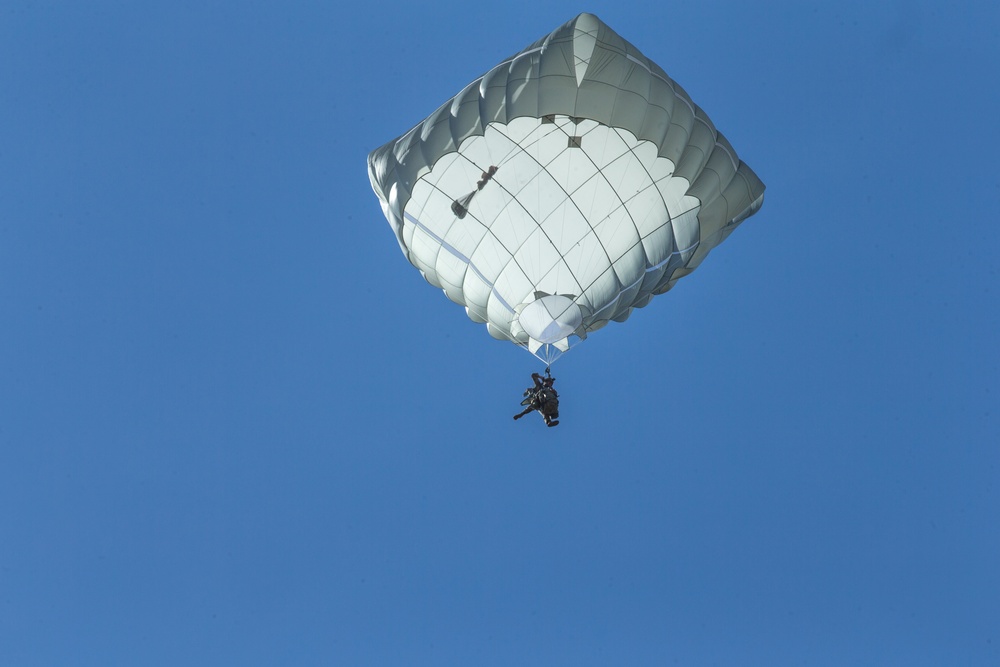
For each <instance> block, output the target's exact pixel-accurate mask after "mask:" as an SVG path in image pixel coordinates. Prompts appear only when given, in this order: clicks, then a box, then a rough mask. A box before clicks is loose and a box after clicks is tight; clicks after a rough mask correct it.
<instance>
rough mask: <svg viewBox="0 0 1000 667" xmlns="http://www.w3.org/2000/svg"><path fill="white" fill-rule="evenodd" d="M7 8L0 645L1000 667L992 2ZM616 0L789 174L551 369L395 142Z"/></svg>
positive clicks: (227, 656)
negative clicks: (483, 79)
mask: <svg viewBox="0 0 1000 667" xmlns="http://www.w3.org/2000/svg"><path fill="white" fill-rule="evenodd" d="M341 5H342V3H284V2H269V3H253V2H239V3H235V2H234V3H201V2H143V3H121V2H90V3H77V2H49V3H44V2H19V1H7V2H3V3H0V317H2V319H0V665H4V666H7V665H10V666H12V667H35V666H60V667H62V666H66V665H102V666H116V665H150V666H160V665H163V666H175V665H213V666H214V665H241V666H256V665H283V666H284V665H545V666H550V665H574V666H575V665H650V666H652V665H657V666H659V665H671V664H677V665H800V664H801V665H888V664H898V665H908V666H913V665H948V664H952V665H959V664H961V665H997V664H1000V568H998V566H997V563H1000V489H998V481H1000V403H998V399H1000V381H998V378H1000V353H998V351H997V341H998V340H1000V284H998V269H1000V259H998V257H1000V232H998V223H997V221H996V213H997V211H998V210H1000V177H998V174H997V167H996V157H995V156H996V155H997V154H998V151H1000V131H998V130H997V127H996V119H997V118H1000V86H998V85H997V82H998V80H1000V46H998V45H1000V9H998V8H997V7H998V6H997V4H996V3H994V2H986V1H985V0H984V1H982V2H966V3H961V2H959V3H950V2H949V3H946V2H943V1H938V2H903V1H897V2H884V3H880V2H867V1H866V2H861V1H849V2H846V3H845V2H836V3H834V2H829V3H801V2H775V3H766V2H765V3H733V2H692V1H678V2H645V1H641V2H601V1H598V2H594V3H592V4H590V5H587V6H581V5H577V4H571V3H566V2H562V1H558V0H557V1H552V2H544V3H542V2H538V1H537V0H509V1H508V2H502V3H501V2H486V3H469V2H464V3H458V2H453V1H450V0H449V1H446V2H440V3H402V2H394V1H390V2H388V3H352V4H351V5H350V6H348V7H346V8H345V7H343V6H341ZM581 11H589V12H592V13H594V14H596V15H598V16H599V17H600V18H601V19H602V20H604V21H605V22H606V23H608V24H609V25H610V26H611V27H612V28H613V29H614V30H615V31H616V32H618V33H619V34H620V35H622V36H623V37H624V38H626V39H628V40H629V41H631V42H632V43H633V44H634V45H636V46H637V47H638V48H639V49H641V50H642V51H643V52H644V53H645V55H647V56H648V57H650V58H652V59H653V60H655V61H656V62H657V63H658V64H659V65H660V66H662V67H663V68H664V69H665V70H666V71H667V73H668V74H670V76H671V77H673V78H674V79H675V80H676V81H678V82H679V83H680V84H681V85H682V86H683V87H684V88H685V89H686V90H687V91H688V92H689V93H690V95H691V97H692V98H693V99H694V100H695V101H696V102H697V103H698V104H699V105H701V106H702V107H703V108H704V109H705V110H706V111H707V113H708V114H709V115H710V117H711V118H712V120H713V121H714V122H715V124H716V126H717V127H718V128H719V129H720V130H721V131H722V132H724V133H725V135H726V136H727V138H728V139H729V140H730V141H731V142H732V144H733V146H734V147H735V148H736V150H737V151H738V152H739V154H740V156H741V157H742V158H743V159H745V160H746V161H747V162H748V163H749V164H750V165H751V166H752V167H753V169H754V170H755V171H756V172H757V174H758V175H759V176H760V177H761V178H762V179H763V181H764V182H765V183H766V184H767V186H768V189H767V195H766V199H765V203H764V207H763V209H762V210H761V212H760V213H758V214H757V215H756V216H754V217H753V218H751V219H750V220H749V221H748V222H746V223H745V224H744V225H743V226H741V227H740V228H739V229H738V230H737V231H736V232H735V233H734V234H733V235H732V236H730V237H729V239H728V240H727V241H726V242H725V243H724V244H723V245H722V246H720V247H719V248H717V249H716V250H715V251H714V252H713V253H712V255H711V256H710V257H709V258H708V260H706V262H705V263H704V264H703V265H702V266H701V267H700V268H699V269H698V271H696V272H695V273H694V274H693V275H691V276H689V277H687V278H685V279H684V280H682V281H681V282H680V283H679V284H678V286H677V287H676V288H675V289H674V290H673V291H671V292H670V293H669V294H666V295H664V296H662V297H658V298H656V299H654V301H653V303H652V304H651V305H650V306H649V307H648V308H646V309H644V310H641V311H638V312H637V313H636V314H635V315H634V316H633V317H632V318H631V319H630V320H629V321H628V322H627V323H625V324H623V325H617V324H612V325H610V326H608V327H607V328H605V329H604V330H602V331H600V332H598V333H597V334H595V335H593V336H592V337H591V338H589V339H588V340H587V341H586V342H585V343H583V344H582V345H580V346H579V347H576V348H574V349H573V350H572V351H571V352H570V353H569V354H567V355H566V356H565V357H563V358H562V359H560V360H559V362H558V363H557V364H556V365H555V367H554V369H553V370H554V371H555V373H556V375H557V376H558V378H559V382H558V385H557V386H558V388H559V389H560V390H561V395H562V398H563V401H562V410H561V411H562V423H561V425H560V426H559V427H557V428H555V429H546V428H545V427H544V425H543V424H542V422H541V420H540V419H537V418H536V416H534V415H532V416H531V418H529V419H525V420H522V421H520V422H514V421H512V420H511V415H513V414H514V412H516V410H517V409H518V402H519V401H520V396H521V390H522V389H523V388H524V386H525V385H526V384H527V382H528V375H529V374H530V373H531V372H532V371H535V370H541V365H540V364H539V363H538V362H537V360H535V359H534V358H533V357H531V356H530V355H529V354H527V353H526V352H524V351H522V350H520V349H518V348H516V347H514V346H513V345H510V344H506V343H501V342H498V341H495V340H493V339H492V338H490V337H489V336H488V335H487V333H486V331H485V328H484V327H482V326H481V325H476V324H473V323H472V322H470V321H469V320H468V319H467V318H466V316H465V313H464V312H463V310H462V309H461V308H460V307H458V306H456V305H454V304H452V303H451V302H449V301H448V300H447V299H446V298H445V297H444V295H443V294H442V293H441V292H440V291H438V290H436V289H434V288H432V287H430V286H429V285H427V284H426V283H425V282H424V281H423V280H422V279H421V278H420V276H419V274H418V273H417V271H416V270H415V269H413V267H411V266H410V265H409V264H408V263H407V262H406V260H405V259H404V257H403V255H402V254H401V253H400V251H399V248H398V246H397V244H396V241H395V239H394V237H393V234H392V232H391V230H390V228H389V226H388V224H387V223H386V221H385V219H384V218H383V216H382V213H381V211H380V208H379V206H378V202H377V200H376V198H375V196H374V194H373V193H372V190H371V187H370V185H369V183H368V175H367V169H366V157H367V154H368V152H369V151H371V150H372V149H374V148H376V147H378V146H380V145H381V144H383V143H385V142H386V141H388V140H390V139H392V138H394V137H396V136H397V135H399V134H401V133H403V132H405V131H406V130H408V129H409V128H410V127H412V126H413V125H414V124H416V123H417V122H418V121H420V120H421V119H422V118H424V117H425V116H426V115H427V114H429V113H430V112H431V111H433V110H434V109H435V108H436V107H437V106H438V105H440V104H441V103H442V102H444V101H445V100H447V99H448V98H449V97H451V96H452V95H454V94H455V93H456V92H458V91H459V90H460V89H461V88H462V87H463V86H464V85H465V84H467V83H468V82H469V81H471V80H473V79H474V78H476V77H478V76H479V75H481V74H482V73H483V72H485V71H486V70H488V69H489V68H490V67H492V66H493V65H494V64H495V63H497V62H498V61H500V60H502V59H503V58H506V57H507V56H509V55H511V54H513V53H515V52H517V51H519V50H520V49H522V48H523V47H525V46H526V45H528V44H529V43H531V42H533V41H534V40H536V39H538V38H539V37H541V36H543V35H545V34H547V33H549V32H550V31H551V30H553V29H554V28H555V27H557V26H558V25H560V24H561V23H563V22H565V21H567V20H569V19H570V18H572V17H573V16H575V15H576V14H578V13H580V12H581Z"/></svg>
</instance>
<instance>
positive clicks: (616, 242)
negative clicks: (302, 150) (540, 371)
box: [368, 14, 764, 363]
mask: <svg viewBox="0 0 1000 667" xmlns="http://www.w3.org/2000/svg"><path fill="white" fill-rule="evenodd" d="M368 170H369V176H370V178H371V183H372V187H373V188H374V190H375V194H376V195H378V198H379V200H380V201H381V203H382V210H383V212H384V213H385V216H386V218H387V219H388V220H389V224H390V225H391V226H392V228H393V230H394V231H395V233H396V239H397V240H398V241H399V245H400V248H401V249H402V251H403V254H405V255H406V257H407V259H409V260H410V262H411V263H412V264H413V265H414V266H415V267H417V268H418V269H419V270H420V272H421V274H423V276H424V278H426V279H427V281H428V282H429V283H431V284H432V285H434V286H436V287H439V288H441V289H443V290H444V292H445V294H447V296H448V298H449V299H451V300H452V301H454V302H455V303H458V304H461V305H462V306H465V309H466V312H467V313H468V316H469V317H470V318H471V319H472V320H473V321H475V322H481V323H485V324H486V327H487V330H488V331H489V333H490V335H492V336H493V337H494V338H498V339H501V340H510V341H512V342H514V343H515V344H517V345H519V346H521V347H524V348H526V349H527V350H528V351H530V352H531V353H532V354H534V355H535V356H537V357H538V358H539V359H541V360H542V361H544V362H546V363H552V362H553V361H555V359H556V358H558V357H559V356H560V355H561V354H562V353H563V352H565V351H566V350H568V349H569V348H570V347H571V346H572V345H574V344H575V343H576V342H578V341H580V340H582V339H584V338H586V337H587V335H588V334H590V333H591V332H593V331H596V330H597V329H600V328H601V327H603V326H604V325H605V324H607V323H608V321H610V320H615V321H618V322H621V321H624V320H625V319H626V318H627V317H628V316H629V314H630V313H631V312H632V309H633V308H641V307H643V306H645V305H646V304H647V303H649V301H650V299H652V297H653V296H654V295H657V294H662V293H664V292H666V291H667V290H669V289H670V288H671V287H673V285H674V283H675V282H677V280H679V279H680V278H682V277H683V276H686V275H687V274H689V273H691V271H693V270H694V269H695V267H697V266H698V264H700V263H701V261H702V260H703V259H704V258H705V256H706V255H707V254H708V253H709V251H710V250H711V249H712V248H714V247H715V246H716V245H718V244H719V243H721V242H722V241H723V240H724V239H725V238H726V236H728V235H729V233H730V232H731V231H732V230H733V229H734V228H735V227H736V226H737V225H738V224H739V223H740V222H742V221H743V220H745V219H746V218H748V217H749V216H750V215H752V214H753V213H755V212H756V211H757V210H758V209H759V208H760V206H761V204H762V203H763V200H764V184H763V183H762V182H761V180H760V179H759V178H757V175H756V174H754V172H753V171H752V170H751V169H750V168H749V167H748V166H747V165H746V164H744V163H743V162H742V161H741V160H740V159H739V158H738V157H737V155H736V151H734V150H733V148H732V146H730V144H729V142H728V141H726V139H725V137H723V136H722V134H721V133H719V132H718V131H717V130H716V129H715V126H714V125H713V124H712V122H711V121H710V120H709V119H708V116H706V115H705V113H704V112H703V111H702V110H701V109H700V108H699V107H698V106H696V105H695V104H694V103H693V102H692V101H691V100H690V98H689V97H688V96H687V93H685V92H684V90H683V89H681V87H680V86H678V85H677V84H676V83H674V82H673V81H672V80H671V79H670V78H669V77H668V76H667V75H666V73H665V72H664V71H663V70H662V69H660V67H659V66H657V65H656V64H655V63H654V62H652V61H651V60H649V59H648V58H646V57H645V56H643V55H642V53H640V52H639V50H638V49H636V48H635V47H634V46H632V45H631V44H629V43H628V42H626V41H625V40H624V39H622V38H621V37H619V36H618V35H617V34H616V33H615V32H614V31H613V30H611V28H609V27H608V26H607V25H605V24H604V23H602V22H601V20H600V19H598V18H597V17H596V16H593V15H592V14H581V15H579V16H577V17H576V18H575V19H573V20H572V21H569V22H568V23H566V24H564V25H562V26H560V27H559V28H557V29H556V30H554V31H553V32H552V33H551V34H549V35H547V36H545V37H543V38H542V39H540V40H539V41H537V42H535V43H534V44H532V45H530V46H528V47H527V48H525V49H524V50H523V51H521V52H520V53H518V54H516V55H515V56H513V57H511V58H509V59H507V60H505V61H504V62H502V63H500V64H499V65H497V66H496V67H494V68H493V69H491V70H490V71H489V72H487V73H486V74H484V75H483V76H482V77H480V78H479V79H477V80H476V81H473V82H472V83H470V84H469V85H468V86H466V87H465V88H464V89H463V90H462V91H461V92H460V93H458V94H457V95H456V96H455V97H453V98H452V99H450V100H449V101H448V102H446V103H445V104H444V105H442V106H441V107H440V108H439V109H438V110H437V111H435V112H434V113H432V114H431V115H430V116H429V117H427V118H426V119H425V120H424V121H422V122H421V123H419V124H418V125H417V126H416V127H414V128H413V129H412V130H410V131H409V132H407V133H406V134H404V135H403V136H401V137H399V138H398V139H395V140H393V141H390V142H389V143H387V144H386V145H384V146H382V147H381V148H379V149H377V150H375V151H373V152H372V153H371V155H369V157H368Z"/></svg>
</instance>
